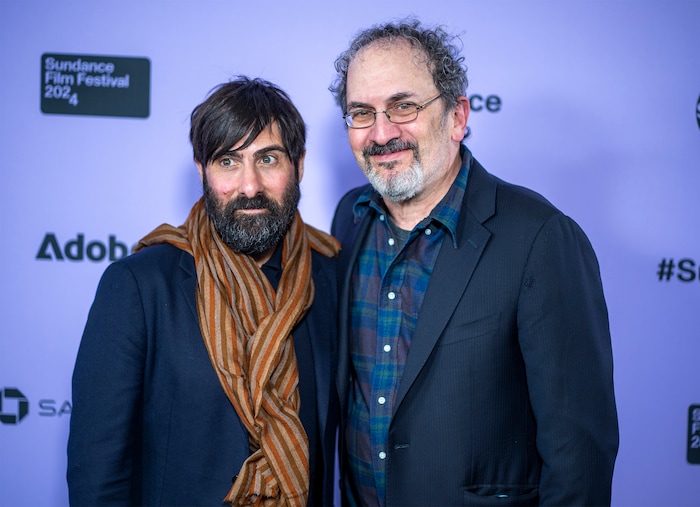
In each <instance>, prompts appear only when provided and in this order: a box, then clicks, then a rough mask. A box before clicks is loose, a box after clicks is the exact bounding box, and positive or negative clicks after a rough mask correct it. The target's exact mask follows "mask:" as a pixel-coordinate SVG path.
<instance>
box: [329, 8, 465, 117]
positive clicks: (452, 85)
mask: <svg viewBox="0 0 700 507" xmlns="http://www.w3.org/2000/svg"><path fill="white" fill-rule="evenodd" d="M398 38H402V39H404V40H406V41H408V42H409V44H411V46H412V47H413V48H416V49H420V50H422V51H423V52H424V53H425V55H426V57H427V58H426V61H427V65H428V69H429V70H430V72H431V74H432V76H433V82H434V83H435V86H436V87H437V89H438V91H439V92H440V95H441V96H442V97H443V100H444V101H445V102H446V103H447V104H454V103H455V102H456V101H457V98H458V97H460V96H463V95H465V94H466V91H467V85H468V81H467V67H466V65H465V64H464V57H463V56H461V55H460V50H461V40H460V39H459V37H457V36H453V35H450V34H449V33H447V32H446V31H445V30H444V29H443V28H442V27H439V26H438V27H435V28H427V27H424V26H422V25H421V22H420V21H419V20H417V19H413V18H408V19H404V20H401V21H397V22H390V23H386V24H381V25H375V26H373V27H370V28H368V29H365V30H362V31H360V32H359V33H358V34H357V35H356V36H355V38H354V39H353V40H352V42H351V43H350V46H349V47H348V49H346V50H345V51H344V52H342V53H341V54H340V56H338V58H337V59H336V60H335V70H336V72H337V75H336V78H335V80H334V81H333V83H332V84H331V86H329V87H328V89H329V90H330V92H331V93H332V94H333V96H334V97H335V101H336V103H337V104H338V105H339V106H340V108H341V109H342V111H343V114H345V113H346V112H347V82H348V67H349V66H350V63H351V62H352V61H353V59H354V58H355V56H357V53H359V52H360V51H361V50H362V49H363V48H364V47H365V46H368V45H370V44H372V43H373V42H376V41H379V40H383V39H386V40H387V41H388V42H392V41H395V40H396V39H398ZM456 42H458V43H459V46H460V47H457V44H456Z"/></svg>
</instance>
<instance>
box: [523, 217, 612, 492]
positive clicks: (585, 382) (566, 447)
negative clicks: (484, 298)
mask: <svg viewBox="0 0 700 507" xmlns="http://www.w3.org/2000/svg"><path fill="white" fill-rule="evenodd" d="M521 287H522V289H521V294H520V302H519V305H518V333H519V340H520V346H521V350H522V354H523V358H524V360H525V365H526V372H527V381H528V389H529V391H530V398H531V403H532V408H533V412H534V415H535V419H536V422H537V438H536V442H537V450H538V452H539V454H540V456H541V458H542V462H543V463H542V476H541V479H540V491H539V495H540V503H541V505H588V506H593V505H609V504H610V495H611V482H612V472H613V465H614V462H615V457H616V454H617V448H618V425H617V412H616V407H615V398H614V392H613V364H612V350H611V340H610V331H609V323H608V313H607V307H606V304H605V299H604V296H603V288H602V283H601V279H600V272H599V267H598V261H597V259H596V257H595V253H594V252H593V249H592V247H591V245H590V243H589V241H588V238H587V237H586V236H585V234H584V233H583V231H582V230H581V229H580V228H579V227H578V225H577V224H576V223H575V222H573V221H572V220H571V219H569V218H568V217H566V216H564V215H561V214H555V215H554V216H552V217H550V219H549V220H548V221H547V222H546V223H545V224H544V225H543V227H542V229H541V230H540V231H539V233H538V235H537V237H536V239H535V240H534V242H533V245H532V248H531V252H530V254H529V257H528V261H527V264H526V268H525V279H524V280H523V283H522V285H521Z"/></svg>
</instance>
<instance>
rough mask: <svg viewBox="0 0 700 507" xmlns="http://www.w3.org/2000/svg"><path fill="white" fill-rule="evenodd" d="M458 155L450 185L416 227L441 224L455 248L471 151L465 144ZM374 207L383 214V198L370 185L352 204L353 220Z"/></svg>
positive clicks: (384, 208)
mask: <svg viewBox="0 0 700 507" xmlns="http://www.w3.org/2000/svg"><path fill="white" fill-rule="evenodd" d="M460 155H461V156H462V167H460V169H459V172H458V173H457V177H456V178H455V180H454V182H453V183H452V186H450V189H449V190H448V191H447V193H446V194H445V196H444V197H443V198H442V200H441V201H440V202H439V203H438V205H437V206H435V208H433V210H432V211H431V212H430V214H429V215H428V217H426V218H425V219H424V220H422V221H421V222H420V223H419V224H418V225H417V226H416V227H418V228H423V229H424V228H426V227H427V226H428V225H430V223H431V222H433V221H435V222H438V223H439V224H441V225H442V226H443V227H445V228H446V229H447V231H449V234H450V236H451V237H452V244H453V246H454V247H455V248H457V246H458V243H457V239H458V236H457V223H458V222H459V212H460V210H461V208H462V201H463V200H464V195H465V192H466V188H467V178H468V176H469V168H470V167H471V163H472V156H471V152H470V151H469V150H468V149H467V147H466V146H464V145H462V146H461V147H460ZM370 208H372V209H374V210H375V211H376V212H377V213H379V214H382V215H385V214H386V206H385V205H384V199H382V196H381V195H379V193H378V192H377V191H375V190H374V189H373V188H372V187H371V186H369V187H367V189H366V190H365V191H364V192H362V193H361V194H360V195H359V197H358V198H357V199H356V200H355V203H354V204H353V214H354V216H355V221H356V222H358V221H359V220H360V219H361V218H362V217H363V216H364V215H365V214H366V213H367V212H368V211H369V210H370Z"/></svg>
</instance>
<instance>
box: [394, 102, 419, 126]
mask: <svg viewBox="0 0 700 507" xmlns="http://www.w3.org/2000/svg"><path fill="white" fill-rule="evenodd" d="M387 115H389V119H390V120H391V121H392V122H394V123H406V122H409V121H413V120H415V119H416V117H417V116H418V106H417V105H415V104H398V105H396V106H391V107H390V108H389V109H387Z"/></svg>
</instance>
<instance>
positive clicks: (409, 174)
mask: <svg viewBox="0 0 700 507" xmlns="http://www.w3.org/2000/svg"><path fill="white" fill-rule="evenodd" d="M365 174H366V175H367V179H368V180H369V182H370V183H371V184H372V186H373V187H374V189H375V190H376V191H377V192H379V194H381V196H382V197H383V198H384V199H387V200H389V201H391V202H395V203H400V202H404V201H407V200H409V199H411V198H413V197H415V196H416V194H417V193H418V192H419V191H420V190H422V188H423V185H424V184H425V175H424V174H423V166H422V165H421V163H420V162H419V161H416V162H414V163H413V164H411V166H410V167H408V168H407V169H406V170H404V171H403V172H400V173H397V174H393V173H391V172H389V173H388V174H387V176H386V177H385V178H382V177H381V176H380V175H379V172H378V171H376V170H375V169H374V168H373V167H371V166H370V165H369V164H367V166H366V170H365Z"/></svg>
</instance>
